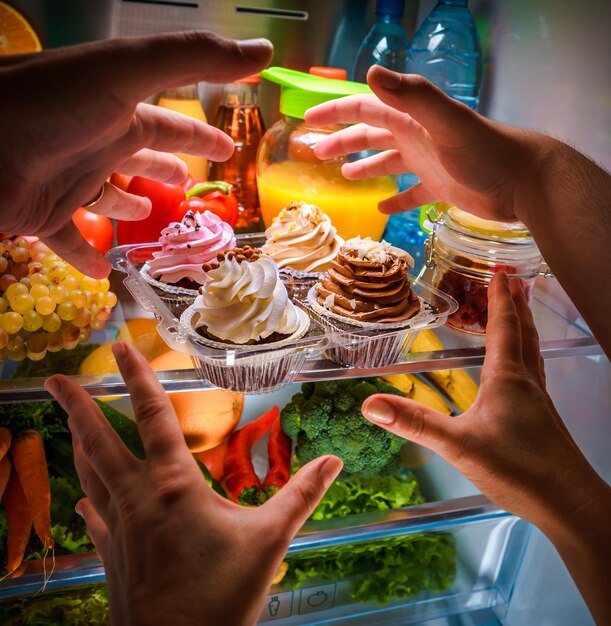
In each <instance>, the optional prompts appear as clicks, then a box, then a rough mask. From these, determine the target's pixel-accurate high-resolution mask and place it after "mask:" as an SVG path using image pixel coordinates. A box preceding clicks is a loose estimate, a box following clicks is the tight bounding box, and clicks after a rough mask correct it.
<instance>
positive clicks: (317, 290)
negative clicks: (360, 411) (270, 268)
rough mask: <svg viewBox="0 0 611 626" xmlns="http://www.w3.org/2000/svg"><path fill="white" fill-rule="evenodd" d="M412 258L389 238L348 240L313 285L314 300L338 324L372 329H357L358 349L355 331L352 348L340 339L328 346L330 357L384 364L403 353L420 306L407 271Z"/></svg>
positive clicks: (330, 321)
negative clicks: (326, 272) (333, 345)
mask: <svg viewBox="0 0 611 626" xmlns="http://www.w3.org/2000/svg"><path fill="white" fill-rule="evenodd" d="M413 264H414V261H413V259H412V257H411V256H410V255H409V254H408V253H407V252H405V251H403V250H400V249H399V248H394V247H393V246H391V245H390V244H388V243H386V242H385V241H381V242H378V241H373V240H372V239H371V238H370V237H367V238H366V239H361V238H360V237H355V238H354V239H350V240H349V241H346V242H345V244H344V245H343V246H342V248H341V250H340V251H339V253H338V254H337V257H336V258H335V259H334V260H333V261H332V262H331V267H330V268H329V271H328V275H327V276H325V277H323V278H321V279H320V280H319V281H318V282H317V283H316V285H315V287H314V288H313V289H312V290H311V292H310V302H311V304H312V305H313V306H314V309H315V310H316V311H317V312H318V313H320V314H321V315H322V317H323V319H324V318H327V320H328V325H331V326H332V327H333V328H334V329H335V330H344V331H346V330H348V331H350V330H357V329H370V330H371V331H372V332H371V333H359V335H358V336H359V337H361V338H362V341H361V342H360V344H361V347H360V348H359V349H357V347H356V344H355V341H356V340H355V339H354V337H353V336H351V339H350V345H349V348H345V347H343V346H341V345H339V346H338V347H337V349H332V350H331V351H330V354H329V357H330V358H332V359H333V360H335V361H339V362H341V363H343V364H349V365H359V366H361V367H380V366H384V365H390V364H391V363H394V362H395V361H396V360H397V359H398V358H399V357H400V356H401V354H402V353H403V351H404V350H405V341H406V339H407V337H408V334H410V333H409V320H411V319H412V318H413V317H414V316H416V315H417V314H418V313H419V312H420V308H421V304H420V299H419V298H418V296H417V295H416V294H415V293H414V292H413V291H412V288H411V284H410V280H409V276H408V269H409V267H413ZM336 321H337V322H339V323H340V324H341V325H340V326H338V325H337V324H335V322H336ZM386 330H388V331H389V332H388V333H386V332H385V331H386ZM339 343H340V344H341V341H340V342H339ZM357 343H359V342H358V341H357Z"/></svg>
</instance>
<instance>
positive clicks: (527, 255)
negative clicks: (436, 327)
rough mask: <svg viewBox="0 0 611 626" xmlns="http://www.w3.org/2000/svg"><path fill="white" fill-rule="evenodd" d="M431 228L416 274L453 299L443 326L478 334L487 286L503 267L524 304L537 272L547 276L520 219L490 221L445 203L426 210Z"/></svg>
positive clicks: (483, 325)
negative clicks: (516, 284) (519, 287)
mask: <svg viewBox="0 0 611 626" xmlns="http://www.w3.org/2000/svg"><path fill="white" fill-rule="evenodd" d="M428 217H429V219H430V220H431V222H432V223H433V229H432V231H431V234H430V235H429V238H428V240H427V241H426V242H425V248H426V262H425V267H424V268H423V271H422V275H425V276H426V278H427V279H428V280H429V281H430V282H431V283H432V284H433V285H434V286H435V287H437V289H439V290H440V291H443V292H444V293H446V294H448V295H449V296H451V297H452V298H454V299H455V300H456V301H457V302H458V310H457V311H456V312H455V313H453V314H452V315H450V316H449V317H448V321H447V325H448V326H451V327H453V328H456V329H458V330H460V331H463V332H467V333H473V334H478V335H483V334H485V332H486V325H487V323H488V285H489V284H490V281H491V279H492V277H493V276H494V274H496V273H497V272H500V271H503V272H506V273H507V274H508V276H509V277H510V278H512V277H517V278H519V279H520V280H521V281H522V284H523V286H524V291H525V293H526V298H527V300H528V302H529V304H530V300H531V298H532V290H533V284H534V282H535V278H536V277H537V276H539V275H545V276H549V275H551V274H550V272H549V270H547V266H546V265H545V263H544V261H543V258H542V256H541V253H540V252H539V249H538V248H537V244H536V243H535V241H534V239H533V238H532V236H531V234H530V233H529V232H528V230H526V227H525V226H524V224H522V223H520V222H511V223H509V222H495V221H491V220H484V219H481V218H479V217H475V216H474V215H471V214H470V213H466V212H465V211H461V210H460V209H458V208H456V207H451V208H449V209H448V210H447V211H444V212H443V213H442V214H439V213H438V212H437V211H436V210H435V209H434V208H432V209H430V210H429V214H428Z"/></svg>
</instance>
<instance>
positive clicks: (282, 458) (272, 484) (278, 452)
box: [263, 414, 293, 499]
mask: <svg viewBox="0 0 611 626" xmlns="http://www.w3.org/2000/svg"><path fill="white" fill-rule="evenodd" d="M292 450H293V442H292V440H291V438H290V437H288V436H287V435H286V434H285V433H284V431H283V430H282V426H281V425H280V414H278V417H277V418H276V419H275V420H274V423H273V424H272V427H271V430H270V432H269V439H268V440H267V459H268V463H269V470H268V472H267V476H266V477H265V479H264V481H263V495H264V496H265V498H266V499H269V498H271V497H272V496H273V495H274V494H275V493H277V492H278V491H279V490H280V489H281V488H282V487H284V485H286V483H287V482H288V480H289V476H290V474H291V453H292Z"/></svg>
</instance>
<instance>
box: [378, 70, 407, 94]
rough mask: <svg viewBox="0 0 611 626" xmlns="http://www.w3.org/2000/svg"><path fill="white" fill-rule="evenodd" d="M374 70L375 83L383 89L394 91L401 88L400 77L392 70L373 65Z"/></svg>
mask: <svg viewBox="0 0 611 626" xmlns="http://www.w3.org/2000/svg"><path fill="white" fill-rule="evenodd" d="M373 67H374V68H375V70H374V72H375V82H377V83H378V85H380V87H384V89H390V90H391V91H394V90H395V89H399V87H401V76H400V74H397V73H396V72H393V71H392V70H388V69H386V68H384V67H382V66H381V65H374V66H373Z"/></svg>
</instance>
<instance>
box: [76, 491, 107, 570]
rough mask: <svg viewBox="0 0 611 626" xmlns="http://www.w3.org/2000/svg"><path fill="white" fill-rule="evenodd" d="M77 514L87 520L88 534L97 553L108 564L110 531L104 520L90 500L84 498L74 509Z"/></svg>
mask: <svg viewBox="0 0 611 626" xmlns="http://www.w3.org/2000/svg"><path fill="white" fill-rule="evenodd" d="M74 508H75V510H76V512H77V513H78V514H79V515H80V516H81V517H82V518H83V519H84V520H85V525H86V526H87V534H88V535H89V537H90V538H91V541H93V545H94V546H95V549H96V552H97V553H98V554H99V556H100V558H101V559H102V561H103V562H104V563H105V564H106V561H107V559H108V542H109V536H108V529H107V528H106V524H105V523H104V521H103V520H102V518H101V517H100V516H99V515H98V512H97V511H96V510H95V508H94V507H93V505H92V504H91V501H90V500H89V498H83V499H82V500H79V501H78V502H77V503H76V506H75V507H74Z"/></svg>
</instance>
